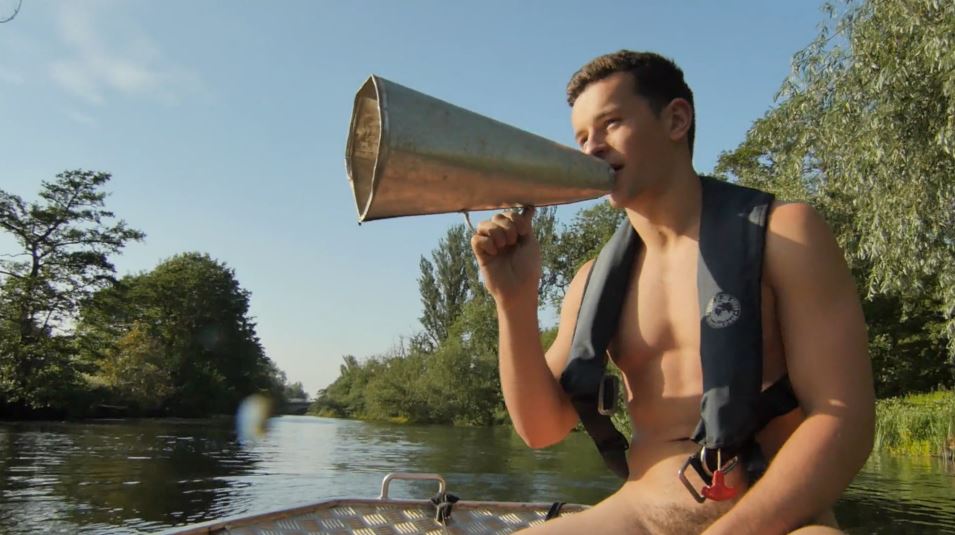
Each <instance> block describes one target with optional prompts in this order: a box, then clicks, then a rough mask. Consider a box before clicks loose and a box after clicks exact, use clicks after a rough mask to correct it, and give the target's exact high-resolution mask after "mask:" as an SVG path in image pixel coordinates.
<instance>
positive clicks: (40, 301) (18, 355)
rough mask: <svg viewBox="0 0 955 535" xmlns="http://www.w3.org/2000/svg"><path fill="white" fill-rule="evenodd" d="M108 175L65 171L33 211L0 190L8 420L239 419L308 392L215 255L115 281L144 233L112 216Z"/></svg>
mask: <svg viewBox="0 0 955 535" xmlns="http://www.w3.org/2000/svg"><path fill="white" fill-rule="evenodd" d="M109 179H110V175H109V174H107V173H101V172H92V171H66V172H64V173H61V174H59V175H57V177H56V179H55V180H54V181H51V182H44V183H43V184H42V187H41V191H40V200H39V201H37V202H35V203H27V202H25V201H24V200H23V199H21V198H20V197H18V196H16V195H13V194H10V193H7V192H4V191H2V190H0V229H2V230H3V231H5V232H7V233H9V234H10V235H12V237H13V238H14V239H15V240H16V244H17V246H18V249H17V250H16V251H13V252H4V255H3V256H2V258H0V277H2V278H0V417H9V416H27V417H30V416H32V417H38V416H39V417H51V416H57V417H59V416H87V415H97V414H123V415H177V416H201V415H208V414H216V413H231V412H233V411H234V410H235V407H236V406H237V404H238V403H239V401H240V400H241V399H242V398H244V397H245V396H247V395H249V394H251V393H254V392H268V393H270V394H271V395H272V397H273V398H274V399H279V400H280V399H282V398H283V396H285V395H286V394H292V395H296V394H297V393H301V390H302V389H301V385H300V384H298V385H287V384H286V380H285V374H284V373H282V372H281V371H280V370H278V369H277V368H276V367H275V365H274V364H273V363H272V361H271V360H270V359H269V358H268V357H267V356H266V355H265V353H264V351H263V349H262V346H261V344H260V343H259V339H258V337H257V336H256V334H255V324H254V323H252V321H251V320H250V319H249V317H248V310H249V293H248V292H247V291H245V290H243V289H242V288H241V287H240V286H239V283H238V281H237V280H236V279H235V275H234V273H233V271H232V270H231V269H230V268H228V267H227V266H226V265H225V264H223V263H221V262H218V261H216V260H214V259H212V258H210V257H209V256H208V255H205V254H199V253H185V254H180V255H177V256H174V257H173V258H170V259H168V260H165V261H163V262H162V263H160V264H159V265H158V266H157V267H156V268H155V269H153V270H152V271H149V272H146V273H141V274H137V275H130V276H126V277H123V278H122V279H119V280H116V279H115V277H114V276H113V274H114V268H113V265H112V263H111V262H110V256H111V255H112V254H115V253H118V252H120V251H121V250H122V249H123V247H124V246H125V245H126V244H127V243H128V242H130V241H136V240H141V239H143V238H144V234H143V233H142V232H140V231H138V230H134V229H131V228H129V227H127V225H126V223H125V222H123V221H122V220H120V221H119V222H116V223H110V221H112V220H113V219H114V215H113V214H112V213H111V212H109V211H107V210H106V209H105V207H104V200H105V198H106V193H105V192H104V191H103V187H104V186H105V184H106V183H107V182H108V181H109Z"/></svg>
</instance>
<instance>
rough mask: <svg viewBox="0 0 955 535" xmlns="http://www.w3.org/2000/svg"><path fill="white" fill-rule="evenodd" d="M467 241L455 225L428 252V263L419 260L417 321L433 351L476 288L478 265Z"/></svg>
mask: <svg viewBox="0 0 955 535" xmlns="http://www.w3.org/2000/svg"><path fill="white" fill-rule="evenodd" d="M470 240H471V237H470V235H469V234H468V233H467V230H466V229H465V227H464V225H454V226H452V227H451V228H449V229H448V232H447V234H445V237H444V238H442V239H441V241H440V243H439V244H438V247H437V248H436V249H434V250H433V251H431V260H430V261H429V260H427V259H426V258H425V257H423V256H422V257H421V261H420V268H421V276H420V277H419V278H418V288H419V289H420V291H421V305H422V308H423V311H422V315H421V318H420V319H421V325H422V326H423V327H424V332H425V334H426V335H427V337H428V341H429V342H430V344H431V347H432V348H434V347H438V346H439V345H441V343H442V342H443V341H444V339H445V338H447V336H448V331H449V330H450V328H451V325H453V324H454V322H455V320H457V318H458V316H460V315H461V309H462V307H463V306H464V304H465V303H466V302H467V301H468V299H469V298H470V297H471V296H472V295H473V293H474V290H475V287H476V286H477V262H475V260H474V256H473V254H472V253H471V245H470V243H471V242H470Z"/></svg>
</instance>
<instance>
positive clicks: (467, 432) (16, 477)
mask: <svg viewBox="0 0 955 535" xmlns="http://www.w3.org/2000/svg"><path fill="white" fill-rule="evenodd" d="M811 468H812V467H807V469H811ZM392 471H416V472H437V473H440V474H442V475H444V477H445V479H446V480H447V482H448V489H449V491H450V492H451V493H453V494H456V495H458V496H460V497H461V498H463V499H469V500H502V501H540V502H550V501H558V500H559V501H566V502H577V503H594V502H596V501H599V500H600V499H601V498H602V497H604V496H606V495H607V494H608V493H610V492H612V490H613V489H614V488H615V486H616V485H617V481H616V479H615V478H614V477H613V476H611V475H609V473H608V472H607V470H606V469H604V467H603V466H602V465H601V462H600V460H599V458H598V456H597V455H596V453H595V450H594V449H593V446H592V445H591V444H590V442H589V441H588V439H587V437H586V436H585V435H583V434H577V433H575V434H573V435H572V436H571V437H570V438H569V439H568V440H565V441H564V442H563V443H562V444H560V445H558V446H556V447H553V448H548V449H546V450H536V451H535V450H530V449H528V448H527V447H526V446H524V444H523V443H522V442H521V441H520V439H519V438H517V437H516V435H514V433H513V432H512V431H511V430H510V429H507V428H478V429H468V428H451V427H441V426H411V425H387V424H373V423H365V422H357V421H349V420H333V419H326V418H314V417H309V416H283V417H280V418H274V419H272V420H271V421H270V425H269V432H268V434H267V435H266V436H265V438H264V439H262V440H260V441H258V442H256V443H252V444H240V443H239V442H238V441H237V440H236V434H235V432H234V430H233V429H232V428H231V425H230V423H229V422H228V421H222V420H220V421H210V420H169V419H161V420H116V421H93V422H81V423H63V422H0V533H13V534H20V533H37V532H45V533H148V532H152V531H156V530H160V529H164V528H168V527H171V526H177V525H184V524H187V523H192V522H200V521H204V520H211V519H214V518H219V517H222V516H227V515H235V514H240V513H246V512H251V511H261V510H267V509H275V508H278V507H283V506H287V505H291V504H301V503H306V502H309V501H317V500H321V499H323V498H328V497H333V496H356V497H374V496H377V494H378V490H379V486H380V482H381V478H382V476H383V475H384V474H386V473H388V472H392ZM820 477H824V476H822V475H820ZM395 485H396V486H394V487H393V489H392V491H391V494H392V496H397V497H415V498H421V497H428V496H429V495H430V494H431V493H432V492H433V490H434V489H433V488H431V486H430V485H427V484H424V483H406V484H395ZM836 516H837V517H838V518H839V521H840V523H841V524H842V527H843V529H846V530H847V531H848V532H849V533H853V534H855V533H858V534H863V533H865V534H869V533H892V534H898V533H955V466H953V465H952V464H951V463H946V462H945V461H943V460H940V459H917V460H910V459H898V458H891V457H884V456H873V457H872V458H871V459H870V460H869V462H868V463H867V464H866V466H865V468H864V469H863V471H862V472H861V473H860V474H859V476H858V477H857V478H856V480H855V482H854V483H853V485H852V486H851V487H850V489H849V490H848V491H847V492H846V493H845V495H844V496H843V498H842V499H841V500H840V502H839V503H838V505H837V507H836Z"/></svg>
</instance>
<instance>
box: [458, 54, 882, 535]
mask: <svg viewBox="0 0 955 535" xmlns="http://www.w3.org/2000/svg"><path fill="white" fill-rule="evenodd" d="M568 101H569V102H570V104H571V107H572V113H571V122H572V124H573V128H574V135H575V136H576V140H577V142H578V143H579V145H580V148H581V150H582V151H583V152H585V153H587V154H590V155H593V156H596V157H598V158H601V159H603V160H605V161H607V162H608V163H609V164H610V165H611V166H612V167H613V168H614V170H615V176H616V178H615V185H614V187H613V191H612V193H611V194H610V202H611V204H612V205H613V206H614V207H617V208H620V209H623V210H625V211H626V214H627V218H628V220H629V223H630V225H631V226H632V227H633V229H634V230H635V231H636V233H637V235H639V238H640V240H641V241H642V244H643V245H642V247H641V248H640V249H639V251H638V252H637V253H636V255H635V261H634V264H633V265H634V267H633V269H632V271H631V275H630V284H629V286H628V289H627V290H626V296H625V298H624V301H623V309H622V312H621V313H620V316H619V324H618V326H617V329H616V334H615V336H614V338H613V340H612V342H611V343H610V346H609V351H608V352H609V354H610V356H611V358H612V359H613V360H614V363H615V364H616V365H617V366H618V367H619V368H620V370H621V371H622V372H623V375H624V378H625V385H626V391H627V408H628V410H629V413H630V416H631V420H632V423H633V437H632V443H631V446H630V449H629V453H628V456H627V464H628V468H629V477H628V479H627V481H626V482H625V483H624V484H623V486H622V487H621V488H620V490H618V491H617V492H616V493H614V494H613V495H612V496H610V497H609V498H607V499H606V500H604V501H603V502H601V503H599V504H597V505H596V506H594V507H593V508H591V509H590V510H588V511H587V512H584V513H580V514H576V515H570V516H567V517H563V518H558V519H556V520H551V521H548V522H546V523H545V524H544V525H543V526H540V527H538V528H536V529H539V530H542V531H545V532H552V533H583V532H584V530H590V531H591V532H593V533H654V534H656V533H699V532H702V531H704V530H705V531H706V533H708V534H717V533H760V534H765V533H787V532H792V531H794V530H797V529H800V528H804V529H802V530H800V533H803V532H806V531H815V532H823V533H824V532H827V531H833V532H835V531H836V530H835V529H833V528H827V527H823V525H829V526H834V525H835V522H834V518H833V517H832V514H831V507H832V505H833V504H834V503H835V501H836V500H837V499H838V497H839V495H840V494H841V492H842V491H843V490H844V489H845V488H846V486H847V485H848V484H849V483H850V482H851V480H852V478H853V477H854V476H855V474H856V472H857V471H858V470H859V468H860V467H861V466H862V464H863V463H864V462H865V459H866V458H867V457H868V454H869V451H870V450H871V446H872V439H873V425H874V424H873V421H874V395H873V389H872V379H871V370H870V364H869V360H868V357H867V353H866V333H865V324H864V319H863V316H862V311H861V308H860V304H859V300H858V297H857V293H856V290H855V287H854V282H853V280H852V278H851V275H850V274H849V271H848V268H847V266H846V263H845V260H844V258H843V255H842V253H841V251H840V250H839V248H838V246H837V244H836V242H835V240H834V238H833V236H832V234H831V232H830V230H829V228H828V227H827V225H826V224H825V222H824V221H823V220H822V218H821V217H820V216H819V215H818V214H817V213H816V212H815V211H814V210H813V209H812V208H811V207H809V206H807V205H805V204H801V203H784V202H778V201H776V202H773V203H772V205H771V207H770V208H769V214H768V222H766V223H765V225H766V230H765V246H764V253H763V258H762V267H761V272H762V281H761V283H760V284H761V288H760V291H761V306H760V308H761V309H762V313H761V316H762V318H761V327H762V370H763V372H762V374H763V377H762V382H763V385H764V388H765V387H766V386H768V385H771V384H773V383H774V382H775V381H776V380H777V379H779V378H780V377H783V376H784V375H786V374H788V376H789V379H790V381H791V383H792V390H793V393H794V394H795V398H796V400H798V406H799V407H798V408H797V409H796V410H793V411H791V412H789V413H787V414H785V415H783V416H780V417H777V418H775V419H773V420H772V421H770V423H769V424H768V425H766V426H765V427H764V428H763V429H762V430H761V431H760V432H759V433H758V434H757V435H756V441H757V443H758V444H759V446H760V448H761V449H762V451H763V453H764V455H765V458H766V459H769V460H770V462H769V465H768V468H767V469H766V470H765V473H764V474H763V475H762V477H761V478H759V479H758V481H755V482H754V483H753V485H752V488H751V489H749V487H750V482H749V481H748V478H747V477H746V474H745V473H744V470H735V471H732V472H728V473H727V474H726V484H727V485H728V486H729V487H735V488H738V489H739V490H741V491H743V492H741V493H740V496H739V497H736V498H734V499H730V500H726V501H714V500H707V501H705V502H704V503H702V504H701V503H697V501H695V500H694V498H693V496H692V495H691V493H690V492H688V489H687V488H685V487H684V485H683V484H682V483H681V482H680V480H679V478H678V477H677V473H678V472H679V471H680V469H681V467H683V465H684V463H685V462H686V460H687V458H688V456H689V455H691V454H693V453H694V452H698V451H699V450H700V447H699V445H697V444H696V443H694V442H691V441H689V440H687V438H688V437H691V436H692V435H693V433H694V428H695V427H696V425H697V423H698V422H699V420H700V414H701V409H700V400H701V396H702V394H703V385H702V383H703V372H702V366H701V358H700V355H701V342H700V338H701V335H700V331H701V327H700V324H701V317H702V316H703V314H704V311H701V310H700V309H701V306H700V303H699V302H698V293H697V292H698V291H697V275H698V273H697V272H698V265H697V264H698V256H699V254H700V240H699V237H700V227H701V206H702V202H703V201H702V200H701V198H702V194H701V190H702V186H701V178H700V177H699V176H698V175H697V174H696V172H695V171H694V170H693V167H692V150H693V135H694V123H695V120H694V108H693V96H692V93H691V91H690V89H689V88H688V87H687V86H686V84H685V82H684V80H683V73H682V71H680V69H679V68H678V67H677V66H676V65H674V64H673V63H672V62H671V61H669V60H667V59H665V58H663V57H661V56H659V55H656V54H652V53H637V52H631V51H620V52H617V53H614V54H608V55H606V56H601V57H599V58H596V59H595V60H593V61H592V62H590V63H589V64H587V65H585V66H584V67H583V68H582V69H581V70H580V71H578V72H577V73H576V74H575V75H574V77H573V78H572V79H571V81H570V83H569V85H568ZM532 216H533V209H529V210H526V211H525V212H524V213H516V212H514V213H501V214H497V215H495V216H494V217H493V218H492V219H491V220H490V221H484V222H482V223H481V224H480V225H479V226H478V228H477V231H476V233H475V235H474V236H473V237H472V239H471V245H472V248H473V250H474V253H475V255H476V257H477V260H478V263H479V265H480V268H481V272H482V275H483V278H484V282H485V285H486V286H487V288H488V290H489V292H490V293H491V295H493V296H494V299H495V301H496V303H497V313H498V322H499V327H500V375H501V387H502V389H503V392H504V399H505V402H506V405H507V409H508V412H509V414H510V416H511V419H512V421H513V423H514V427H515V429H516V430H517V432H518V434H519V435H520V436H521V437H522V438H523V439H524V441H525V442H526V443H527V444H528V445H529V446H530V447H533V448H543V447H547V446H550V445H552V444H555V443H557V442H559V441H560V440H562V439H563V438H564V437H565V436H567V434H568V433H569V432H570V431H571V429H572V428H573V427H574V426H575V425H576V423H577V421H578V415H577V414H576V413H575V410H574V408H573V406H572V405H571V403H570V401H569V398H568V396H567V394H566V393H565V392H564V391H563V390H562V388H561V385H560V382H559V379H560V377H561V374H562V373H563V371H564V369H565V366H566V363H567V361H568V356H569V354H570V351H571V342H572V339H573V337H574V330H575V325H576V322H577V319H578V312H579V311H580V307H581V302H582V299H583V295H584V291H585V287H586V285H587V281H588V275H589V274H590V271H591V269H592V267H593V261H590V262H588V263H586V264H584V265H583V266H582V267H581V268H580V270H579V272H578V273H577V275H576V276H575V278H574V279H573V281H572V282H571V284H570V287H569V288H568V290H567V293H566V295H565V297H564V302H563V306H562V309H561V315H560V324H559V327H558V334H557V337H556V339H555V341H554V343H553V345H552V346H551V347H550V348H549V349H548V350H547V351H546V354H545V352H544V350H543V348H542V347H541V345H540V341H539V336H538V320H537V309H538V297H537V288H538V280H539V277H540V275H541V267H540V265H541V262H540V251H539V246H538V244H537V242H536V240H535V238H534V234H533V232H532V229H531V218H532ZM757 321H758V320H757ZM757 351H758V349H757Z"/></svg>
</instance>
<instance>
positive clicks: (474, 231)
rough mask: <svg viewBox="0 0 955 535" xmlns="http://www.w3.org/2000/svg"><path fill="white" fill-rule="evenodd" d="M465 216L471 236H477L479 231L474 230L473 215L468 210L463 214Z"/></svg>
mask: <svg viewBox="0 0 955 535" xmlns="http://www.w3.org/2000/svg"><path fill="white" fill-rule="evenodd" d="M461 213H462V214H464V222H465V223H467V225H468V230H470V231H471V234H475V233H476V232H477V231H476V230H475V229H474V225H473V224H471V214H470V213H468V211H467V210H465V211H463V212H461Z"/></svg>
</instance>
